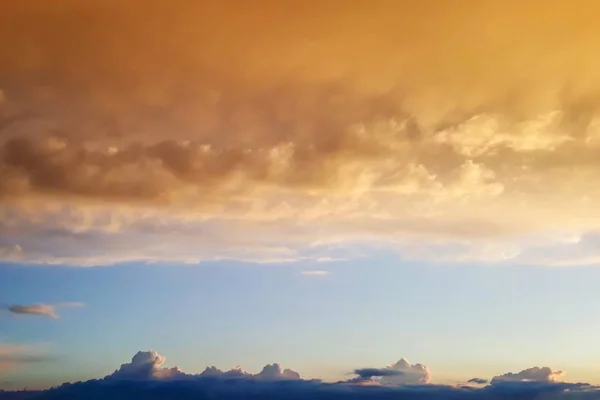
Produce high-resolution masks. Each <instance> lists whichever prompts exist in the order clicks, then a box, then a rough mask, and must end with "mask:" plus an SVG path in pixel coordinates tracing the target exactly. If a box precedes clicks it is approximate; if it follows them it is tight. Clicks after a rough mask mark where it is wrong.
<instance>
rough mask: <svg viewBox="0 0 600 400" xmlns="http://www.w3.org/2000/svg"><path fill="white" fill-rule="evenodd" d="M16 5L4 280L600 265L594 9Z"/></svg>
mask: <svg viewBox="0 0 600 400" xmlns="http://www.w3.org/2000/svg"><path fill="white" fill-rule="evenodd" d="M5 3H6V4H5V5H3V12H2V13H1V16H0V26H2V30H3V34H2V35H0V46H1V48H3V49H4V51H3V52H2V55H0V78H1V79H0V84H1V85H3V86H2V87H0V90H1V92H0V94H1V96H0V258H1V259H2V260H5V261H13V262H44V263H68V264H109V263H114V262H122V261H131V260H148V261H156V260H169V261H179V262H198V261H201V260H206V259H223V258H236V259H244V260H252V261H295V260H317V259H320V258H323V257H327V256H330V255H331V253H332V252H333V251H334V249H338V250H339V248H340V247H345V248H346V250H345V251H346V252H347V251H349V250H347V248H351V247H352V244H353V243H362V244H364V243H373V242H376V243H378V244H379V245H382V244H383V245H389V246H390V247H392V248H395V249H400V251H401V252H402V254H403V255H404V256H405V257H407V258H429V259H431V258H433V259H435V260H438V261H463V262H468V261H485V262H506V261H509V262H518V263H525V264H531V263H536V264H553V265H567V264H595V263H597V262H598V260H600V254H599V253H598V252H597V250H596V247H595V246H592V245H590V244H589V242H594V241H596V240H597V239H598V233H597V232H598V231H599V228H600V213H599V212H598V208H597V207H596V206H595V205H596V204H597V201H596V200H597V199H598V197H599V195H600V193H599V191H598V189H596V188H597V187H600V186H598V185H595V184H594V183H595V182H596V180H597V179H598V178H597V177H598V163H597V161H596V160H597V157H596V153H597V151H598V148H599V146H600V140H599V138H600V123H599V121H600V120H599V119H598V106H599V104H600V103H599V99H600V73H598V71H600V57H598V55H597V51H596V50H597V49H596V47H597V46H596V45H597V43H598V41H599V40H600V28H598V25H597V23H596V22H597V21H595V19H594V18H593V16H594V15H597V12H598V11H600V5H599V4H598V3H597V2H595V1H593V0H578V1H577V2H576V4H570V3H569V4H567V3H565V2H561V1H558V0H557V1H551V4H549V3H548V2H547V1H541V0H532V1H528V2H527V3H526V4H524V3H523V2H517V1H509V2H503V3H502V4H501V5H500V4H499V3H497V2H494V1H481V2H465V3H464V4H462V5H460V6H452V7H450V6H448V5H443V4H439V2H435V1H433V0H428V1H420V2H417V1H411V0H405V1H387V0H378V1H377V2H376V3H377V4H374V5H373V6H372V7H369V8H368V9H365V8H364V7H362V6H360V5H358V4H356V5H348V4H347V2H343V1H338V0H329V1H326V2H324V3H323V2H316V1H312V0H311V1H308V2H302V4H298V5H294V6H289V5H286V6H284V5H283V4H277V3H274V2H270V1H265V2H264V4H262V3H263V2H262V0H259V1H258V3H257V2H253V6H252V7H250V6H248V5H245V4H239V2H229V1H225V2H219V3H218V4H216V3H215V4H208V3H204V2H200V3H198V2H192V1H183V2H180V3H178V4H177V5H168V6H167V5H163V4H161V3H160V2H155V3H152V4H151V5H149V4H148V3H147V2H144V1H141V0H133V1H128V2H127V4H122V3H110V4H109V3H106V2H102V1H97V0H92V1H86V2H77V1H72V0H66V1H64V4H63V5H62V6H60V7H59V6H57V5H55V4H53V3H48V2H44V1H41V0H33V3H35V4H36V6H35V7H34V6H31V7H28V6H24V5H23V4H22V2H20V1H18V0H9V1H7V2H5ZM258 9H261V10H263V12H261V13H258V12H256V10H258ZM142 15H143V16H144V17H143V18H142V17H141V16H142ZM217 21H218V23H217ZM156 26H162V27H163V28H164V29H161V30H160V32H159V31H157V30H156ZM165 60H168V62H165ZM248 232H254V234H252V235H248ZM166 234H169V237H170V238H171V240H169V241H168V243H165V240H164V237H165V235H166ZM124 243H125V244H127V245H126V246H124V245H123V244H124ZM191 249H193V250H191ZM341 252H342V253H343V252H344V251H341ZM344 255H345V254H342V255H341V256H342V257H343V256H344Z"/></svg>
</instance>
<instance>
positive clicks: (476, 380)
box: [467, 378, 489, 385]
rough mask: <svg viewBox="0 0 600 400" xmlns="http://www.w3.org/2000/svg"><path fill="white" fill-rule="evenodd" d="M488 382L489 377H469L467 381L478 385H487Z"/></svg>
mask: <svg viewBox="0 0 600 400" xmlns="http://www.w3.org/2000/svg"><path fill="white" fill-rule="evenodd" d="M488 382H489V381H488V380H487V379H483V378H473V379H469V380H468V381H467V383H475V384H477V385H485V384H486V383H488Z"/></svg>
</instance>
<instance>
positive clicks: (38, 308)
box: [6, 302, 84, 319]
mask: <svg viewBox="0 0 600 400" xmlns="http://www.w3.org/2000/svg"><path fill="white" fill-rule="evenodd" d="M83 306H84V304H83V303H79V302H67V303H56V304H43V303H39V304H28V305H21V304H14V305H8V306H6V309H7V310H8V311H10V312H11V313H13V314H20V315H35V316H41V317H48V318H52V319H58V318H60V315H58V313H57V312H56V310H57V309H58V308H70V307H83Z"/></svg>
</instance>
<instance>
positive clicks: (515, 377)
mask: <svg viewBox="0 0 600 400" xmlns="http://www.w3.org/2000/svg"><path fill="white" fill-rule="evenodd" d="M563 376H564V372H563V371H554V370H552V369H550V368H548V367H542V368H540V367H532V368H528V369H524V370H523V371H521V372H517V373H512V372H508V373H506V374H504V375H499V376H495V377H494V378H493V379H492V381H491V384H492V385H493V384H496V383H498V382H556V381H559V380H560V378H562V377H563Z"/></svg>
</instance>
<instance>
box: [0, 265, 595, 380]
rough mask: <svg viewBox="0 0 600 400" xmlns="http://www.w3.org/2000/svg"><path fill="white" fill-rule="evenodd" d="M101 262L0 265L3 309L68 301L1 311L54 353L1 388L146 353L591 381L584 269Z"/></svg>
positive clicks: (22, 333) (256, 365)
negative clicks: (538, 368) (39, 309)
mask: <svg viewBox="0 0 600 400" xmlns="http://www.w3.org/2000/svg"><path fill="white" fill-rule="evenodd" d="M314 267H315V265H314V264H304V265H303V264H302V263H299V264H296V265H253V264H248V263H239V262H213V263H206V264H201V265H197V266H190V265H187V266H175V265H125V266H111V267H100V268H73V267H66V268H65V267H39V266H38V267H34V266H22V265H3V266H2V268H1V269H0V293H2V301H8V300H10V301H11V302H14V303H19V304H32V303H37V302H45V303H59V302H71V301H78V302H83V303H85V308H72V309H64V310H60V313H61V318H59V319H56V320H53V319H49V318H41V317H35V316H28V315H15V316H5V317H4V318H3V319H2V325H1V330H0V337H1V338H2V340H3V341H6V342H10V343H20V344H41V345H43V346H44V351H45V352H47V353H49V354H52V355H55V356H56V359H54V360H51V361H47V362H44V363H31V364H27V365H26V366H25V367H24V368H23V369H17V370H15V371H13V372H11V373H10V374H9V376H8V380H11V381H16V382H22V383H27V384H29V385H30V386H33V385H35V384H36V383H37V384H39V385H42V386H44V385H45V384H48V383H50V384H56V383H60V382H63V381H71V380H83V379H89V378H93V377H98V376H104V375H106V374H108V373H110V372H112V371H113V370H114V369H115V368H117V367H118V366H119V365H120V364H122V363H124V362H127V361H128V360H129V358H130V357H131V356H132V355H133V354H134V353H135V352H137V351H138V350H148V349H155V350H157V351H159V352H160V353H161V354H163V355H166V356H167V363H168V364H169V365H178V366H180V367H181V368H182V369H184V370H185V371H188V372H194V371H195V372H201V371H202V370H203V369H204V367H205V366H208V365H216V366H217V367H220V368H221V369H226V368H227V369H228V368H231V367H234V366H236V365H239V364H242V365H243V366H244V367H245V368H246V369H247V370H249V371H256V370H260V368H261V366H262V365H265V364H267V363H271V362H279V363H281V364H282V365H284V366H286V367H292V368H294V369H295V370H297V371H298V372H300V373H301V375H302V376H303V377H319V378H325V379H330V380H337V379H346V378H347V376H345V374H347V373H349V372H351V371H352V369H353V368H355V367H359V366H373V365H388V364H391V363H392V362H394V360H396V359H399V358H401V357H406V358H408V359H409V360H411V361H413V362H421V363H424V364H426V365H427V366H428V367H429V368H430V369H431V370H432V371H433V372H432V379H433V381H434V382H438V383H456V382H460V381H466V380H468V379H470V378H472V377H473V376H485V377H487V376H493V375H498V374H500V373H503V372H505V371H509V370H521V369H524V368H526V367H529V366H533V365H538V364H539V365H550V366H553V367H554V368H557V369H563V370H566V371H567V372H568V373H569V375H568V377H569V379H570V380H574V381H576V380H584V381H585V380H587V381H594V380H593V377H594V375H595V373H596V367H595V365H594V364H595V359H596V358H597V354H595V353H594V343H595V336H594V332H595V329H594V327H598V326H600V317H596V315H597V313H596V312H595V311H594V310H595V304H597V302H598V301H599V300H600V298H598V296H600V295H599V294H598V292H597V291H596V290H595V286H596V285H595V282H597V280H598V277H599V274H600V272H598V270H597V269H595V268H585V267H580V268H566V269H548V268H535V267H522V266H507V267H502V268H490V267H485V266H480V265H455V266H448V265H435V264H422V263H411V262H403V261H402V260H400V259H399V258H398V257H395V256H393V255H390V254H380V255H379V256H378V257H376V256H374V257H372V258H369V259H366V260H360V261H355V262H349V261H346V262H343V261H342V262H331V263H326V264H320V265H319V268H320V269H325V270H327V271H329V272H330V273H331V274H330V275H329V276H304V275H301V274H300V273H301V271H303V270H309V269H314Z"/></svg>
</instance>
